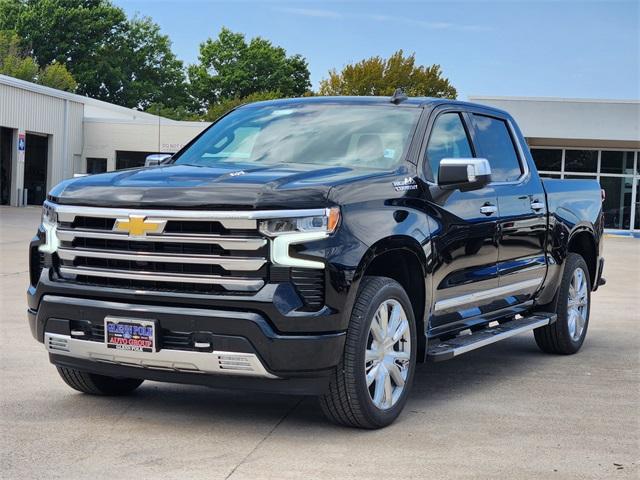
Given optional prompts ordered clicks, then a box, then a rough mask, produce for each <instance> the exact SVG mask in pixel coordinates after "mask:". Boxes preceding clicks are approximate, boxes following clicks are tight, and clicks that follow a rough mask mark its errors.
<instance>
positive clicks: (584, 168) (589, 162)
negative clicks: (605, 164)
mask: <svg viewBox="0 0 640 480" xmlns="http://www.w3.org/2000/svg"><path fill="white" fill-rule="evenodd" d="M564 155H565V156H564V171H565V172H589V173H591V172H593V173H596V172H597V171H598V151H597V150H566V151H565V154H564Z"/></svg>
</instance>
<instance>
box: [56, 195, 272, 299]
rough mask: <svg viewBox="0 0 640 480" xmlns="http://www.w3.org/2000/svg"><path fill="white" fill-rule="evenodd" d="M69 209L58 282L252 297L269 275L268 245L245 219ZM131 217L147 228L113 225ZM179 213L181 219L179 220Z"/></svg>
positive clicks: (61, 227) (62, 228) (61, 233)
mask: <svg viewBox="0 0 640 480" xmlns="http://www.w3.org/2000/svg"><path fill="white" fill-rule="evenodd" d="M90 210H91V211H90V212H89V213H86V212H84V211H83V209H82V207H79V210H78V212H74V211H73V209H69V208H68V207H67V208H66V209H65V211H64V213H63V214H60V213H58V218H59V224H58V228H57V235H58V239H59V240H60V246H59V248H58V251H57V258H58V260H59V264H58V268H57V274H58V279H59V280H63V281H68V282H76V283H82V284H89V285H96V286H105V287H115V288H128V289H148V290H161V291H172V292H187V293H189V292H194V293H216V294H225V293H226V294H233V295H237V294H241V295H252V294H255V292H257V291H258V290H260V289H261V288H262V286H263V285H264V284H265V281H266V278H267V277H268V254H269V246H268V242H267V239H266V238H264V237H263V236H262V235H261V234H260V233H259V231H258V228H257V227H258V225H257V220H254V219H249V218H220V219H218V218H215V212H210V213H211V218H206V219H203V218H202V215H200V217H195V218H194V217H192V216H191V215H190V212H189V211H167V212H166V216H165V215H164V212H162V211H160V212H158V211H153V212H151V213H152V214H147V213H149V212H145V211H131V212H126V213H128V214H125V215H123V214H122V213H123V212H122V210H118V211H110V209H95V208H92V209H90ZM133 217H136V219H137V220H138V222H139V223H140V222H142V225H140V224H138V228H141V227H142V229H143V230H144V229H146V228H147V227H149V226H153V225H154V224H160V225H161V227H159V228H158V229H157V231H153V230H152V229H150V230H152V231H150V232H148V233H147V232H143V233H140V232H139V231H138V232H136V231H134V232H129V233H127V232H126V231H122V230H121V229H118V230H117V229H115V228H114V227H115V226H116V225H117V223H126V222H128V223H129V224H131V220H132V218H133ZM183 217H184V218H183Z"/></svg>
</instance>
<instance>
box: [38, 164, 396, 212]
mask: <svg viewBox="0 0 640 480" xmlns="http://www.w3.org/2000/svg"><path fill="white" fill-rule="evenodd" d="M389 173H391V172H380V171H379V170H376V171H373V170H365V169H357V170H356V169H354V168H349V167H322V168H318V166H317V165H299V164H297V165H291V164H288V165H270V166H264V167H254V168H248V169H247V168H245V169H243V170H238V166H229V167H227V166H224V167H196V166H191V165H168V166H162V167H153V168H139V169H131V170H120V171H116V172H110V173H103V174H99V175H91V176H86V177H80V178H75V179H72V180H67V181H65V182H63V183H61V184H59V185H58V186H56V187H54V188H53V189H52V190H51V192H50V194H49V197H50V199H51V200H52V201H54V202H56V203H59V204H63V205H64V204H66V205H85V206H99V207H128V208H147V207H154V208H162V207H165V208H202V209H218V208H229V207H233V208H234V209H271V208H320V207H324V206H327V205H328V203H329V201H328V195H329V191H330V190H331V188H332V187H333V186H335V185H337V184H341V183H345V182H352V181H358V180H362V179H367V178H371V177H377V176H380V175H388V174H389Z"/></svg>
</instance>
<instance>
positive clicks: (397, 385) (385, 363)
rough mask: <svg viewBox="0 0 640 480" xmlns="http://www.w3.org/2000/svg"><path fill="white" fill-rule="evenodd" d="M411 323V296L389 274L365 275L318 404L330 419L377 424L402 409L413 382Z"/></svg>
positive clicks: (413, 326)
mask: <svg viewBox="0 0 640 480" xmlns="http://www.w3.org/2000/svg"><path fill="white" fill-rule="evenodd" d="M416 343H417V341H416V324H415V319H414V317H413V310H412V308H411V302H410V301H409V297H408V296H407V294H406V292H405V291H404V289H403V288H402V287H401V286H400V284H398V283H397V282H396V281H395V280H392V279H390V278H386V277H365V278H364V279H363V280H362V285H361V286H360V290H359V292H358V297H357V299H356V302H355V305H354V308H353V312H352V314H351V319H350V323H349V329H348V331H347V340H346V343H345V349H344V353H343V357H342V360H341V362H340V364H339V365H338V367H337V368H336V369H335V372H334V374H333V377H332V379H331V384H330V387H329V392H328V393H327V394H325V395H323V396H322V397H321V398H320V405H321V407H322V410H323V411H324V413H325V415H326V416H327V418H329V419H330V420H331V421H333V422H335V423H338V424H341V425H346V426H351V427H359V428H380V427H384V426H387V425H389V424H390V423H391V422H393V421H394V420H395V419H396V418H397V417H398V415H400V412H401V411H402V409H403V407H404V405H405V403H406V401H407V397H408V394H409V391H410V389H411V385H412V383H413V375H414V370H415V363H416V351H417V350H416V346H417V345H416Z"/></svg>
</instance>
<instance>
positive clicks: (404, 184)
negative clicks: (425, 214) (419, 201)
mask: <svg viewBox="0 0 640 480" xmlns="http://www.w3.org/2000/svg"><path fill="white" fill-rule="evenodd" d="M393 188H395V190H396V192H403V191H405V190H416V189H417V188H418V185H416V181H415V180H414V179H413V178H411V177H405V178H404V179H402V180H400V181H398V182H393Z"/></svg>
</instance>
